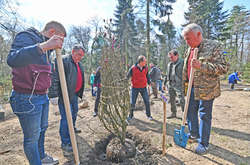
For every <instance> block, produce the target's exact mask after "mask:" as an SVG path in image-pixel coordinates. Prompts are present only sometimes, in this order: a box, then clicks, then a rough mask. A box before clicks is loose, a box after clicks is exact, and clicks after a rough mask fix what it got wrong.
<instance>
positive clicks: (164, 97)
mask: <svg viewBox="0 0 250 165" xmlns="http://www.w3.org/2000/svg"><path fill="white" fill-rule="evenodd" d="M161 98H162V103H163V125H162V156H165V154H166V130H167V129H166V118H167V106H166V104H167V98H166V96H164V94H163V93H162V94H161Z"/></svg>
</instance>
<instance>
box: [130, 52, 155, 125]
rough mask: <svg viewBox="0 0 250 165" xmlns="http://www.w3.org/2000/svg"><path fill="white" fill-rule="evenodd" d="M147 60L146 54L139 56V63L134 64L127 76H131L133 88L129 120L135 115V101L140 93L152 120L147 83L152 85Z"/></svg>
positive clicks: (148, 115)
mask: <svg viewBox="0 0 250 165" xmlns="http://www.w3.org/2000/svg"><path fill="white" fill-rule="evenodd" d="M146 63H147V60H146V57H145V56H139V57H138V59H137V63H136V64H135V65H133V66H132V67H131V68H130V69H129V71H128V74H127V78H128V79H129V78H130V77H131V82H132V89H131V97H130V103H131V109H130V114H129V116H128V118H127V121H130V120H131V119H132V118H133V116H134V113H133V112H134V109H135V103H136V100H137V97H138V94H139V93H140V94H141V96H142V98H143V101H144V104H145V106H146V115H147V117H148V119H149V120H152V119H153V118H152V116H151V113H150V104H149V96H148V91H147V84H148V85H150V77H149V73H148V67H147V66H146Z"/></svg>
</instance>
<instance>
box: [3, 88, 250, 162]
mask: <svg viewBox="0 0 250 165" xmlns="http://www.w3.org/2000/svg"><path fill="white" fill-rule="evenodd" d="M246 87H247V88H250V86H247V85H236V90H234V91H231V90H229V89H228V85H227V84H225V85H222V95H221V96H220V97H219V98H217V99H216V100H215V102H214V106H213V120H212V131H211V137H210V150H209V153H208V154H206V155H204V156H200V155H197V154H195V153H194V152H193V151H192V150H193V149H194V148H195V147H196V145H197V144H188V145H187V147H186V149H183V148H181V147H178V146H176V145H175V144H174V142H173V134H174V129H175V128H177V129H180V124H181V120H180V119H167V142H166V143H167V145H166V147H167V154H166V156H164V157H163V159H162V160H164V161H163V162H162V161H158V164H190V165H196V164H197V165H198V164H206V165H210V164H223V165H224V164H228V165H229V164H238V165H247V164H249V165H250V92H249V91H242V90H240V89H243V88H246ZM85 96H86V100H87V101H88V103H89V107H88V108H85V109H80V110H79V113H78V119H77V127H78V128H79V129H81V130H82V133H80V134H77V143H78V150H79V155H80V161H81V164H86V165H87V164H89V165H90V164H93V163H91V162H93V161H91V159H93V157H91V153H93V150H94V147H95V144H96V142H98V141H100V139H102V138H104V137H105V136H107V132H106V131H105V130H104V128H103V127H102V124H101V123H100V121H99V119H98V117H96V118H93V117H92V113H93V105H94V98H93V97H92V96H91V94H90V91H89V90H88V91H86V92H85ZM151 98H152V96H151ZM151 101H153V102H154V104H152V105H151V113H152V116H153V118H154V120H153V121H149V120H147V118H146V115H145V110H139V111H136V112H135V114H134V115H135V119H133V120H132V121H131V124H130V125H129V126H128V131H131V132H136V131H137V132H140V133H142V134H143V136H147V137H149V138H150V139H151V142H152V144H153V146H154V147H156V148H158V149H160V150H161V144H162V121H163V104H162V101H161V100H160V99H158V100H156V99H151ZM4 108H5V116H6V119H5V121H2V122H0V165H28V161H27V160H26V158H25V155H24V152H23V146H22V141H23V134H22V130H21V128H20V125H19V122H18V119H17V117H16V116H15V115H13V113H12V112H11V110H10V108H9V105H4ZM169 114H170V105H169V104H167V115H169ZM181 115H182V113H181V110H180V107H178V117H180V118H181ZM59 121H60V115H59V113H58V108H57V107H56V106H52V105H51V109H50V116H49V128H48V130H47V133H46V143H45V149H46V152H47V153H49V154H50V155H53V156H54V157H57V158H59V161H60V164H63V165H70V164H73V159H74V157H73V156H69V157H67V156H64V155H63V152H62V150H61V148H60V144H61V142H60V137H59ZM96 164H112V163H111V162H108V161H103V162H102V161H99V163H96ZM113 164H115V163H113Z"/></svg>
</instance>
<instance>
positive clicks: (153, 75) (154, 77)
mask: <svg viewBox="0 0 250 165" xmlns="http://www.w3.org/2000/svg"><path fill="white" fill-rule="evenodd" d="M150 68H151V70H150V72H149V76H150V81H151V87H152V90H153V94H154V98H157V97H158V89H157V81H158V80H161V70H160V69H159V68H157V67H156V66H155V65H154V64H153V63H151V64H150Z"/></svg>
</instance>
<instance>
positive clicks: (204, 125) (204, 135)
mask: <svg viewBox="0 0 250 165" xmlns="http://www.w3.org/2000/svg"><path fill="white" fill-rule="evenodd" d="M213 102H214V99H212V100H194V88H192V90H191V95H190V100H189V107H188V114H187V122H188V128H189V131H190V134H191V136H193V137H198V138H199V143H201V144H202V145H203V146H205V147H208V145H209V137H210V131H211V120H212V109H213ZM198 112H199V115H200V129H199V121H198Z"/></svg>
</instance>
